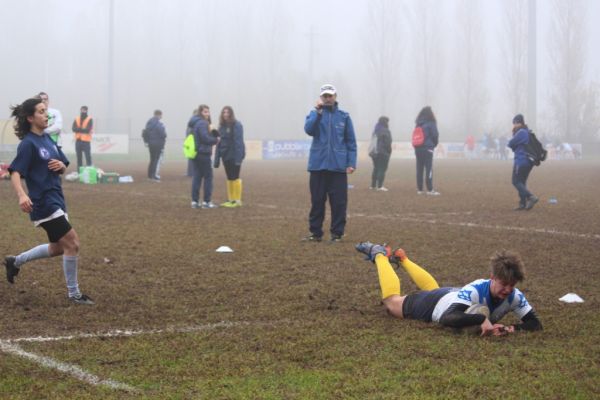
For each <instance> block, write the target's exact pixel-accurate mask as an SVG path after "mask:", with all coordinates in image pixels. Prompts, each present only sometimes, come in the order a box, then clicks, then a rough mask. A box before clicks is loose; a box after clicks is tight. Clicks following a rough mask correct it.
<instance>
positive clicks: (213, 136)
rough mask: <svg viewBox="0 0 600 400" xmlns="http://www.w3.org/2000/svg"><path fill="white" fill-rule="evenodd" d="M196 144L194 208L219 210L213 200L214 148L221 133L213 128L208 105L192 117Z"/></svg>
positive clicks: (202, 105) (193, 188) (201, 106)
mask: <svg viewBox="0 0 600 400" xmlns="http://www.w3.org/2000/svg"><path fill="white" fill-rule="evenodd" d="M190 124H193V127H194V128H193V135H194V143H195V145H196V151H197V152H198V154H197V155H196V158H194V160H193V161H194V177H193V179H192V208H217V207H219V206H218V205H216V204H214V203H213V202H212V200H211V198H212V190H213V166H212V160H211V156H212V152H213V146H214V145H216V144H217V143H219V136H218V134H219V132H218V131H217V130H216V129H213V128H212V127H211V120H210V108H209V107H208V106H207V105H206V104H201V105H200V106H199V107H198V114H197V115H194V116H193V117H192V121H190ZM203 180H204V197H203V201H202V202H200V197H199V196H200V187H201V186H202V181H203Z"/></svg>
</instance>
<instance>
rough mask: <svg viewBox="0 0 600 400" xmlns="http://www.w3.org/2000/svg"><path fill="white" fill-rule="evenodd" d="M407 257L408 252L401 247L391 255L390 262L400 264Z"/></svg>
mask: <svg viewBox="0 0 600 400" xmlns="http://www.w3.org/2000/svg"><path fill="white" fill-rule="evenodd" d="M405 258H406V252H405V251H404V250H403V249H401V248H397V249H396V250H394V251H393V252H392V254H391V255H390V256H389V259H390V262H391V263H394V264H396V265H397V266H400V263H402V261H403V260H404V259H405Z"/></svg>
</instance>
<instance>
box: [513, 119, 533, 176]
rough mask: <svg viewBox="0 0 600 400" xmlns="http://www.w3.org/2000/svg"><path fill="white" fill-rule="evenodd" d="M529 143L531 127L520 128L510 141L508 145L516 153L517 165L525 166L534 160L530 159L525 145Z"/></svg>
mask: <svg viewBox="0 0 600 400" xmlns="http://www.w3.org/2000/svg"><path fill="white" fill-rule="evenodd" d="M528 143H529V129H527V128H521V129H519V130H518V131H517V132H516V133H515V134H514V135H513V137H512V139H510V141H509V142H508V147H510V148H511V149H512V151H513V152H514V153H515V165H516V166H517V167H524V166H527V165H530V164H533V162H532V161H531V160H530V159H529V156H528V155H527V152H526V151H525V145H526V144H528Z"/></svg>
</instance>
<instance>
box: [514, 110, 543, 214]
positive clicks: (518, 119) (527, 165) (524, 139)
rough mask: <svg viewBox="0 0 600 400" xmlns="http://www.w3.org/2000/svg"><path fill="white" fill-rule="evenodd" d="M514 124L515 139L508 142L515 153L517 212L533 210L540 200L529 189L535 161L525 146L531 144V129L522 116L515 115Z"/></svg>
mask: <svg viewBox="0 0 600 400" xmlns="http://www.w3.org/2000/svg"><path fill="white" fill-rule="evenodd" d="M512 122H513V137H512V139H510V141H509V142H508V147H510V148H511V149H512V151H513V152H514V153H515V158H514V163H513V171H512V184H513V186H514V187H515V188H516V189H517V192H519V206H518V207H517V208H515V211H522V210H531V209H532V208H533V206H534V205H535V203H537V202H538V201H539V199H538V198H537V197H536V196H534V195H533V194H532V193H531V192H530V191H529V189H527V178H529V173H530V172H531V169H532V168H533V161H532V160H531V159H530V158H529V156H528V155H527V152H526V150H525V145H527V143H529V128H528V127H527V125H525V119H524V118H523V115H521V114H517V115H515V117H514V118H513V121H512Z"/></svg>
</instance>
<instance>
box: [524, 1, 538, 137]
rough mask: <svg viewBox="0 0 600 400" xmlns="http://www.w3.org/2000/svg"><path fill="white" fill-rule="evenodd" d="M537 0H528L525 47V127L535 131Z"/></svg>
mask: <svg viewBox="0 0 600 400" xmlns="http://www.w3.org/2000/svg"><path fill="white" fill-rule="evenodd" d="M536 5H537V0H529V12H528V15H529V24H528V35H527V37H528V46H527V115H526V116H525V118H526V121H527V125H528V126H529V127H530V128H531V129H533V130H537V126H536V125H537V38H536V35H537V21H536V20H537V10H536Z"/></svg>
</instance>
